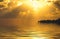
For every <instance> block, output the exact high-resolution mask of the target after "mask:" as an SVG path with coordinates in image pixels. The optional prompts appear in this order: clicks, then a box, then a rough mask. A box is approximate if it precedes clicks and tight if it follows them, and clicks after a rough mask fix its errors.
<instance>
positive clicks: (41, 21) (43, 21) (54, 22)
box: [38, 18, 60, 25]
mask: <svg viewBox="0 0 60 39" xmlns="http://www.w3.org/2000/svg"><path fill="white" fill-rule="evenodd" d="M38 23H46V24H58V25H60V18H59V19H56V20H40V21H38Z"/></svg>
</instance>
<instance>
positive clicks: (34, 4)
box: [17, 0, 51, 10]
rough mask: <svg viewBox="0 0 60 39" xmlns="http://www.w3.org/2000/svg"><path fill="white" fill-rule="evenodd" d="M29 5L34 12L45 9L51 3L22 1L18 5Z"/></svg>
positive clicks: (33, 0) (31, 0)
mask: <svg viewBox="0 0 60 39" xmlns="http://www.w3.org/2000/svg"><path fill="white" fill-rule="evenodd" d="M22 4H25V5H28V6H29V7H32V8H33V9H34V10H36V9H39V8H43V7H45V6H46V5H50V4H51V3H48V0H26V1H22V2H19V3H18V4H17V5H18V6H19V5H22Z"/></svg>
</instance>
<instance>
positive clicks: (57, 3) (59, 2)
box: [54, 1, 60, 9]
mask: <svg viewBox="0 0 60 39" xmlns="http://www.w3.org/2000/svg"><path fill="white" fill-rule="evenodd" d="M54 4H55V6H56V7H57V8H58V9H60V1H56V2H54Z"/></svg>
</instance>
